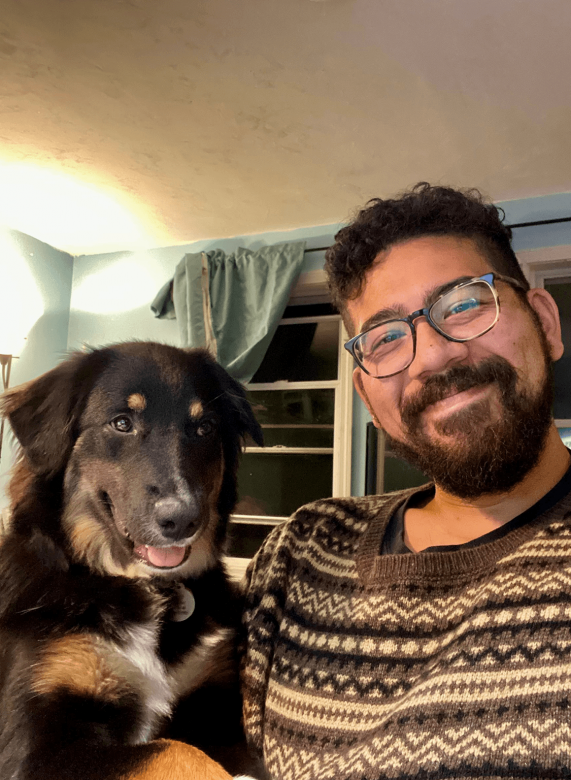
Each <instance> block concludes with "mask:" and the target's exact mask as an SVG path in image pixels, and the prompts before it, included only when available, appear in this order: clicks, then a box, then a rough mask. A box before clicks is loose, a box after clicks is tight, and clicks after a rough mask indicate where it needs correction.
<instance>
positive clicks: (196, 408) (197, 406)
mask: <svg viewBox="0 0 571 780" xmlns="http://www.w3.org/2000/svg"><path fill="white" fill-rule="evenodd" d="M188 411H189V412H190V416H191V417H202V415H203V414H204V407H203V406H202V401H193V402H192V403H191V405H190V409H189V410H188Z"/></svg>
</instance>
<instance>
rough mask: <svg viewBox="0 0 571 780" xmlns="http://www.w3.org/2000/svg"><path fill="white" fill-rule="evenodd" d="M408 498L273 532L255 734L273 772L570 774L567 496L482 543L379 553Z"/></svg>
mask: <svg viewBox="0 0 571 780" xmlns="http://www.w3.org/2000/svg"><path fill="white" fill-rule="evenodd" d="M412 492H414V491H410V490H409V491H403V492H400V493H395V494H390V495H386V496H375V497H367V498H362V499H328V500H324V501H318V502H315V503H313V504H309V505H307V506H305V507H302V508H301V509H300V510H299V511H298V512H297V513H296V514H295V515H294V516H293V517H292V518H291V519H290V520H289V521H288V522H286V523H285V524H284V525H283V526H280V527H278V528H276V529H275V530H274V531H273V532H272V534H271V535H270V536H269V537H268V539H267V540H266V543H265V544H264V546H263V547H262V549H261V551H260V552H259V554H258V555H257V557H256V558H255V560H254V561H253V563H252V564H251V566H250V569H249V572H248V575H247V586H246V587H247V606H246V610H245V613H244V627H245V644H244V657H243V684H244V695H245V702H244V717H245V724H246V731H247V735H248V738H249V740H250V742H251V744H252V745H253V747H254V749H255V750H256V751H257V752H258V753H259V754H263V756H264V759H265V762H266V766H267V769H268V771H269V774H270V775H271V777H272V780H325V779H326V778H331V779H332V780H333V779H334V780H381V779H384V778H399V779H400V780H404V778H415V779H416V780H419V779H420V778H431V780H434V779H436V778H455V780H459V779H462V780H464V778H466V779H467V778H470V779H471V780H473V779H474V778H484V777H486V778H523V777H544V778H547V777H549V778H555V777H557V778H560V777H570V778H571V727H570V715H571V495H567V496H564V497H563V498H562V499H560V500H559V501H558V503H557V504H556V505H555V506H553V507H552V508H551V509H549V510H548V511H547V512H544V513H543V514H540V515H539V516H536V517H534V518H532V519H531V520H530V521H529V522H527V523H526V524H524V525H523V526H522V527H519V528H516V530H514V531H512V532H510V533H508V534H507V535H505V536H503V537H502V538H500V539H497V540H495V541H493V542H492V543H488V544H483V545H480V546H475V547H469V548H466V549H463V548H460V549H459V550H454V551H448V552H429V553H422V552H421V553H417V554H409V555H380V554H379V551H380V548H381V541H382V538H383V532H384V529H385V527H386V525H387V523H388V521H389V519H390V517H391V516H392V514H393V513H394V511H395V509H396V508H397V507H398V506H399V504H400V503H402V502H403V501H404V500H406V498H407V497H408V496H410V495H411V493H412ZM532 514H533V513H532Z"/></svg>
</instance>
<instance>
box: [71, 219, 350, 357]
mask: <svg viewBox="0 0 571 780" xmlns="http://www.w3.org/2000/svg"><path fill="white" fill-rule="evenodd" d="M338 227H339V226H338V225H331V226H326V227H315V228H300V229H298V230H290V231H284V232H276V233H264V234H259V235H254V236H237V237H235V238H228V239H223V240H208V241H196V242H194V243H192V244H183V245H181V246H171V247H164V248H161V249H151V250H148V251H145V252H116V253H113V254H105V255H82V256H81V257H77V258H75V262H74V272H73V288H72V295H71V311H70V320H69V341H68V346H69V348H70V349H81V348H82V347H83V346H84V345H89V346H92V347H96V346H102V345H104V344H110V343H112V342H115V341H127V340H129V339H133V338H137V339H151V340H155V341H161V342H166V343H169V344H178V343H179V341H178V329H177V323H176V320H159V319H156V318H155V317H154V316H153V314H152V312H151V310H150V303H151V301H152V300H153V298H154V297H155V295H156V294H157V292H158V291H159V289H160V288H161V287H162V286H163V284H164V283H165V282H167V281H168V280H169V279H172V277H173V273H174V269H175V267H176V265H177V263H178V262H179V261H180V260H181V259H182V257H183V256H184V255H185V254H187V253H193V252H203V251H208V250H209V249H215V248H217V249H222V250H224V251H225V252H233V251H234V250H236V249H237V248H238V247H245V248H246V249H252V250H255V249H258V248H260V247H261V246H267V245H271V244H278V243H282V242H285V241H306V245H307V248H308V249H309V248H310V247H322V246H327V245H328V244H330V243H331V242H332V240H333V236H334V234H335V232H336V231H337V229H338ZM323 256H324V253H323V252H316V253H308V254H307V255H306V260H305V263H304V266H303V269H302V270H303V271H311V270H315V269H318V268H322V267H323Z"/></svg>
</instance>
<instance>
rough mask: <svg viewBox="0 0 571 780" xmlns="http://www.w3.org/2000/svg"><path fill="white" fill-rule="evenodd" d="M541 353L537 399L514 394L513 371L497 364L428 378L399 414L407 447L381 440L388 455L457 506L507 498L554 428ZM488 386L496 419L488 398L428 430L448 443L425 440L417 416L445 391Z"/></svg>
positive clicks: (492, 361)
mask: <svg viewBox="0 0 571 780" xmlns="http://www.w3.org/2000/svg"><path fill="white" fill-rule="evenodd" d="M542 346H543V357H544V362H545V371H544V377H543V381H542V383H541V385H540V387H539V388H538V389H537V390H536V391H535V392H532V391H527V390H524V389H520V390H518V388H517V380H518V375H517V372H516V370H515V368H514V367H513V366H512V365H511V364H510V363H508V361H507V360H505V359H504V358H502V357H499V356H495V357H491V358H488V359H486V360H483V361H482V362H481V363H479V364H478V365H477V366H470V365H459V366H454V367H453V368H451V369H450V370H449V371H447V372H446V373H442V374H435V375H434V376H431V377H429V378H428V379H427V381H426V383H425V384H424V385H423V387H422V388H421V390H420V391H419V392H418V393H417V394H416V395H415V396H414V397H412V398H410V399H409V400H408V401H407V402H406V404H405V405H404V406H403V408H402V410H401V416H402V420H403V423H404V426H405V429H406V430H407V432H408V436H407V441H406V442H402V441H398V440H397V439H393V438H392V437H390V436H387V440H388V444H389V445H390V448H391V449H392V451H393V452H394V453H395V454H396V455H398V456H400V457H402V458H404V459H405V460H407V461H408V462H409V463H411V464H412V465H413V466H415V467H416V468H418V469H420V471H422V472H424V474H426V475H427V476H428V477H430V478H432V479H433V480H434V482H435V483H436V484H437V485H438V486H439V487H441V488H443V489H444V490H446V492H448V493H450V494H452V495H455V496H458V497H459V498H463V499H474V498H478V497H480V496H482V495H485V494H490V493H505V492H507V491H509V490H511V488H513V487H514V486H515V485H517V484H518V483H519V482H521V481H522V479H523V478H524V477H525V476H526V475H527V474H528V473H529V471H530V470H531V469H532V468H533V467H534V466H535V465H536V464H537V463H538V461H539V458H540V456H541V453H542V452H543V450H544V448H545V444H546V441H547V434H548V432H549V429H550V426H551V422H552V406H553V388H552V382H551V373H550V364H551V358H550V356H549V352H548V347H547V344H545V343H543V341H542ZM491 384H495V385H496V388H497V391H498V394H499V405H500V413H499V414H496V415H495V416H494V414H493V409H492V408H491V405H490V400H489V399H488V398H486V399H484V400H482V401H475V402H473V403H471V404H470V405H469V406H468V407H467V408H466V409H460V410H459V411H458V412H455V413H452V414H450V415H448V416H446V418H445V419H443V420H437V421H435V422H434V423H433V427H434V430H435V432H436V433H437V434H438V435H439V436H440V437H442V438H444V439H446V438H448V442H446V441H439V440H438V439H436V440H435V438H434V436H430V435H429V434H428V433H427V432H426V430H425V428H424V425H423V421H422V417H421V416H422V412H423V411H424V410H425V409H426V407H427V406H429V405H430V404H432V403H435V402H437V401H440V400H442V399H443V398H446V397H448V396H449V395H450V392H451V391H456V392H461V391H463V390H469V389H470V388H473V387H480V386H482V387H483V386H485V385H491Z"/></svg>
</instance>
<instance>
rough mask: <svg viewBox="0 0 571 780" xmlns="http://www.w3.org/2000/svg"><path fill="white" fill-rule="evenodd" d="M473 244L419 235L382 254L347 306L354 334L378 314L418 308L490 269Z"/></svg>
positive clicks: (451, 238)
mask: <svg viewBox="0 0 571 780" xmlns="http://www.w3.org/2000/svg"><path fill="white" fill-rule="evenodd" d="M492 270H493V269H492V266H491V264H490V263H489V261H488V260H487V258H486V257H485V256H484V254H483V253H482V252H481V251H480V249H479V248H478V246H477V245H476V244H475V242H474V241H472V240H471V239H468V238H461V237H457V236H423V237H422V238H415V239H410V240H409V241H405V242H402V243H399V244H395V245H393V246H391V247H389V248H388V249H386V250H384V251H383V252H380V253H379V254H378V255H377V257H376V258H375V262H374V263H373V265H372V266H371V267H370V268H369V269H368V271H367V273H366V275H365V279H364V283H363V286H362V288H361V290H360V293H359V295H358V296H357V298H355V299H354V300H351V301H348V302H347V313H348V315H349V318H350V320H351V324H352V325H353V328H352V329H353V331H354V332H355V333H357V332H359V331H360V330H362V326H363V323H364V322H365V321H367V320H369V319H370V318H371V317H373V316H374V315H375V314H376V313H377V312H378V313H379V315H380V316H381V317H382V312H383V311H385V310H386V311H388V312H392V311H394V313H395V314H397V316H401V315H406V314H409V313H410V312H411V311H412V310H413V309H416V308H422V307H423V306H425V305H427V303H428V302H430V299H431V298H433V297H434V295H435V294H439V292H440V291H441V290H444V289H445V288H446V287H447V286H448V287H449V286H453V283H454V282H456V281H457V282H458V283H460V282H461V281H464V280H466V279H470V278H472V277H474V276H481V275H482V274H485V273H489V272H490V271H492Z"/></svg>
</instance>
